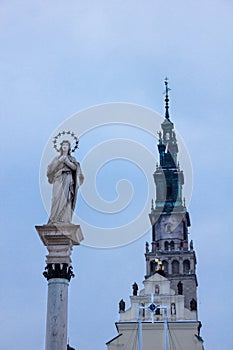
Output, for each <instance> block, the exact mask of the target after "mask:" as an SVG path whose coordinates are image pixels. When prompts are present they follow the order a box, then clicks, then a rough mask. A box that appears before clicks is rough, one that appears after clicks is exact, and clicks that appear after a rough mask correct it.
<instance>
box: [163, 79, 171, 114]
mask: <svg viewBox="0 0 233 350" xmlns="http://www.w3.org/2000/svg"><path fill="white" fill-rule="evenodd" d="M164 83H165V88H166V90H165V92H164V93H165V94H166V95H165V100H164V101H165V118H166V119H169V96H168V92H169V91H170V90H171V89H170V88H169V87H168V78H167V77H166V78H165V81H164Z"/></svg>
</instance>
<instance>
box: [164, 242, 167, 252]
mask: <svg viewBox="0 0 233 350" xmlns="http://www.w3.org/2000/svg"><path fill="white" fill-rule="evenodd" d="M164 250H168V242H167V241H166V242H165V243H164Z"/></svg>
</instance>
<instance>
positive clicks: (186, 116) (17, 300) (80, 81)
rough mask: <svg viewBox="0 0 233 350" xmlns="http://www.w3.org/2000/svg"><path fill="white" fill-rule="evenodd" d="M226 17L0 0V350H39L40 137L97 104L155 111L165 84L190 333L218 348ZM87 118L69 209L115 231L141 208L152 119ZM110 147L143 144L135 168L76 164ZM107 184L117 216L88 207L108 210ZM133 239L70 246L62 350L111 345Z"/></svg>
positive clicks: (130, 5) (225, 216)
mask: <svg viewBox="0 0 233 350" xmlns="http://www.w3.org/2000/svg"><path fill="white" fill-rule="evenodd" d="M232 13H233V11H232V1H230V0H221V1H220V0H219V1H218V0H211V1H209V0H204V1H203V0H202V1H199V0H197V1H190V0H186V1H184V0H177V1H169V0H168V1H162V0H161V1H159V0H154V1H150V0H145V1H136V0H134V1H132V0H129V1H127V0H126V1H121V0H119V1H106V0H102V1H98V0H97V1H74V0H70V1H69V2H67V1H59V0H57V1H54V0H51V1H49V2H47V1H42V0H40V1H36V0H35V1H24V0H22V1H16V0H12V1H5V0H1V1H0V28H1V29H0V43H1V53H0V76H1V79H0V115H1V125H2V128H1V130H2V135H1V157H2V160H4V164H3V165H2V167H1V173H0V177H1V182H0V183H1V198H2V201H1V225H2V230H1V240H0V245H1V252H2V253H1V267H2V269H1V284H0V303H1V314H0V327H1V335H0V344H1V347H2V348H10V349H12V350H16V349H17V350H21V349H23V350H29V349H30V350H31V349H33V350H41V349H44V337H45V320H46V298H47V282H46V280H45V279H44V277H43V276H42V272H43V270H44V266H45V254H46V250H45V247H44V246H43V245H42V242H40V240H39V237H38V235H37V233H36V231H35V228H34V226H35V225H42V224H45V223H46V222H47V220H48V213H47V210H46V208H45V206H44V204H43V201H44V198H43V195H41V194H43V186H42V185H41V181H40V179H41V178H42V177H43V172H42V170H43V166H45V164H44V163H43V160H44V158H43V155H44V151H45V150H46V149H48V148H49V143H50V142H51V137H52V136H54V135H55V133H56V131H57V130H58V129H59V127H61V126H63V125H66V123H69V121H70V120H71V116H74V115H76V116H78V117H77V118H76V120H77V128H78V130H82V128H83V123H84V119H83V118H82V113H81V114H80V113H78V112H79V111H85V110H86V109H90V107H92V106H98V105H102V104H109V103H115V102H117V103H120V102H121V103H125V104H130V105H137V106H142V107H141V111H143V110H144V112H145V114H146V111H148V110H150V111H151V110H153V111H156V112H158V113H160V114H161V115H163V113H164V101H163V100H164V95H163V92H164V78H165V76H168V77H169V84H170V88H171V91H170V115H171V119H172V121H173V122H174V123H175V127H176V130H177V132H178V134H179V135H180V137H181V139H182V140H183V143H184V145H185V149H186V150H187V152H188V154H189V156H190V161H191V165H192V170H193V175H192V179H191V175H190V173H189V172H188V174H187V176H186V174H185V186H186V188H190V186H191V182H192V188H193V189H192V198H191V201H190V203H189V208H188V209H189V212H190V216H191V222H192V226H191V228H190V238H192V239H193V241H194V248H195V250H196V254H197V275H198V282H199V286H198V309H199V319H200V320H201V322H202V324H203V327H202V333H201V335H202V337H203V339H204V341H205V349H207V350H208V349H215V350H220V349H221V350H228V349H230V348H231V347H232V345H233V338H232V326H233V320H232V307H233V305H232V304H233V300H232V288H233V278H232V269H231V258H232V245H233V236H232V232H231V231H232V228H231V220H232V175H233V174H232V173H233V167H232V135H231V133H232V127H233V122H232V115H231V114H232V111H231V110H232V108H231V100H232V99H231V97H232V92H233V91H232V90H233V89H232V71H233V70H232V68H233V67H232V51H233V47H232V46H233V45H232V43H233V40H232V39H233V38H232V33H233V18H232V17H233V15H232ZM138 108H139V109H140V107H138ZM95 110H97V112H98V111H99V109H98V107H95ZM144 112H143V116H144ZM155 115H157V114H155ZM101 118H102V116H101V115H100V114H99V115H98V113H97V120H94V117H93V119H88V120H89V121H90V123H91V124H90V125H91V127H90V128H89V129H88V131H87V132H86V133H85V132H83V134H82V133H81V134H80V135H79V136H80V145H79V151H78V152H79V153H78V152H77V154H76V155H75V156H76V157H77V158H78V159H79V161H80V162H81V165H83V169H84V170H85V172H86V173H85V178H86V181H85V185H83V190H82V189H81V190H80V193H79V198H78V203H77V208H78V211H79V213H80V218H81V219H82V220H83V221H85V222H87V223H90V224H91V225H96V227H98V228H106V227H107V228H110V227H111V228H114V227H121V226H122V225H123V226H124V225H125V224H126V223H127V222H126V221H127V218H128V219H130V220H131V221H134V218H135V216H134V215H136V214H137V215H138V213H140V212H141V211H142V210H144V206H145V205H148V202H147V199H148V200H149V201H150V200H151V199H150V198H148V196H147V192H148V188H147V186H148V183H150V181H151V178H152V172H151V170H152V169H154V168H155V162H156V159H157V148H156V143H157V139H156V133H157V131H158V130H157V126H156V125H157V124H156V123H157V119H156V118H157V117H155V123H154V125H153V123H151V124H150V125H151V126H150V128H151V133H148V132H145V130H144V129H143V130H142V129H140V130H138V128H137V123H138V122H139V116H138V117H137V118H136V117H135V121H134V125H131V126H129V125H126V123H124V122H123V121H121V122H120V123H118V124H119V125H118V124H117V125H114V124H112V123H114V118H113V119H112V120H110V125H106V124H105V125H103V124H102V122H101ZM143 118H144V117H142V119H143ZM144 120H146V118H145V119H144ZM67 121H68V122H67ZM143 122H144V121H143ZM92 125H95V127H94V128H93V127H92ZM78 130H77V132H78ZM153 133H154V137H153ZM119 139H124V140H126V141H127V142H129V140H130V142H129V143H130V144H131V145H132V144H133V145H136V146H140V149H142V148H143V145H144V147H145V148H146V153H147V154H148V157H149V158H146V159H147V160H148V161H147V162H145V163H144V164H143V162H140V164H137V162H139V161H141V159H142V158H141V159H137V161H134V160H132V161H130V160H129V159H130V156H127V159H126V158H125V157H124V156H123V155H122V154H119V155H118V156H116V159H113V160H112V162H111V161H109V162H108V163H105V160H102V163H100V164H99V168H98V160H99V159H100V158H98V156H97V158H96V159H95V166H96V168H95V169H92V167H91V165H90V164H91V163H90V162H89V163H88V162H87V160H88V156H89V155H92V156H94V155H95V154H96V153H95V152H96V151H98V150H99V149H100V150H101V148H99V147H101V144H102V143H104V142H106V140H108V141H109V140H110V141H111V142H112V144H114V142H115V141H116V140H118V141H117V142H119ZM123 142H125V141H122V143H123ZM123 144H124V143H123ZM51 145H52V144H51ZM136 146H135V147H136ZM51 147H52V146H51ZM51 152H52V150H51ZM54 155H55V154H54ZM97 155H98V152H97ZM99 155H100V152H99ZM139 155H140V153H139ZM51 156H53V155H52V153H51ZM139 158H140V157H139ZM89 159H91V158H89ZM149 160H151V161H149ZM153 161H154V164H152V163H151V162H153ZM85 162H86V163H85ZM135 162H136V163H135ZM87 163H88V164H89V166H85V164H87ZM181 165H182V164H181ZM184 168H185V166H184ZM184 171H185V169H184ZM150 172H151V178H150V177H149V175H148V174H149V173H150ZM91 174H95V175H96V178H95V177H91V179H92V181H94V180H95V181H96V183H94V184H93V183H90V181H89V178H90V175H91ZM45 176H46V175H45V174H44V177H45ZM93 179H94V180H93ZM122 179H126V180H127V184H126V183H125V181H123V182H122V181H120V180H122ZM45 180H46V178H45ZM119 181H120V182H119ZM120 183H121V185H120V186H122V185H123V186H124V185H125V184H126V187H122V188H123V190H124V189H125V188H126V190H127V191H128V192H126V193H127V194H128V196H129V198H131V197H130V196H132V198H133V199H132V200H131V202H130V204H127V203H128V202H127V203H126V202H125V207H126V208H127V210H124V209H122V210H121V211H119V212H118V213H117V214H111V213H109V212H108V208H107V207H106V206H105V207H104V205H103V208H102V209H101V210H102V211H101V213H99V212H98V208H96V209H93V208H91V203H90V200H91V199H90V198H89V202H88V201H87V197H86V196H87V192H86V189H87V187H88V186H89V185H90V186H93V188H95V189H96V193H97V194H99V197H101V201H100V202H101V203H102V204H103V202H104V203H105V204H106V203H108V202H109V205H110V207H111V205H112V204H114V203H115V202H116V203H117V201H118V197H117V196H118V195H122V189H121V188H120V187H119V188H118V185H119V184H120ZM41 186H42V187H41ZM118 190H119V192H118ZM48 191H49V190H48ZM125 196H126V195H125ZM126 197H127V196H126ZM126 197H123V199H122V200H123V202H124V201H125V198H126ZM126 199H127V198H126ZM104 208H105V209H104ZM104 210H106V212H105V211H104ZM110 211H111V208H110ZM144 211H145V210H144ZM120 214H122V215H123V216H121V215H120ZM145 215H147V213H146V211H145ZM135 229H136V228H135ZM138 229H139V230H140V227H138ZM84 231H85V230H83V233H84V236H85V232H84ZM86 234H87V235H88V232H86ZM146 241H151V233H150V231H149V230H148V231H147V232H146V233H145V234H144V232H138V236H137V239H136V240H135V241H133V242H129V243H128V244H126V245H124V246H121V247H119V246H118V247H115V248H108V249H106V248H105V249H103V248H97V247H96V246H94V247H90V246H88V245H85V240H84V241H83V244H82V245H81V246H79V247H75V248H74V250H73V255H72V260H73V267H74V272H75V275H76V277H75V279H73V280H72V281H71V283H70V287H69V339H70V345H72V346H73V347H75V348H76V350H93V349H99V350H104V349H106V346H105V343H106V342H107V341H109V340H110V339H111V338H113V337H114V336H116V335H117V331H116V329H115V325H114V323H115V322H116V321H117V320H118V302H119V300H120V299H121V298H123V299H125V300H126V306H127V307H128V306H129V295H130V294H131V286H132V284H133V283H134V282H135V281H136V282H137V283H138V284H139V287H142V281H143V278H144V275H145V261H144V247H145V242H146Z"/></svg>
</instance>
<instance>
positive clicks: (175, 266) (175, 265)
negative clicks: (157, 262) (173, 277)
mask: <svg viewBox="0 0 233 350" xmlns="http://www.w3.org/2000/svg"><path fill="white" fill-rule="evenodd" d="M172 273H179V261H177V260H173V262H172Z"/></svg>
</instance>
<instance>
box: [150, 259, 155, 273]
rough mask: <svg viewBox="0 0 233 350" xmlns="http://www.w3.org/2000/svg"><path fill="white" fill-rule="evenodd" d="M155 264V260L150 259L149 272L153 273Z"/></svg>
mask: <svg viewBox="0 0 233 350" xmlns="http://www.w3.org/2000/svg"><path fill="white" fill-rule="evenodd" d="M155 266H156V263H155V261H151V262H150V272H151V273H154V272H155Z"/></svg>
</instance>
